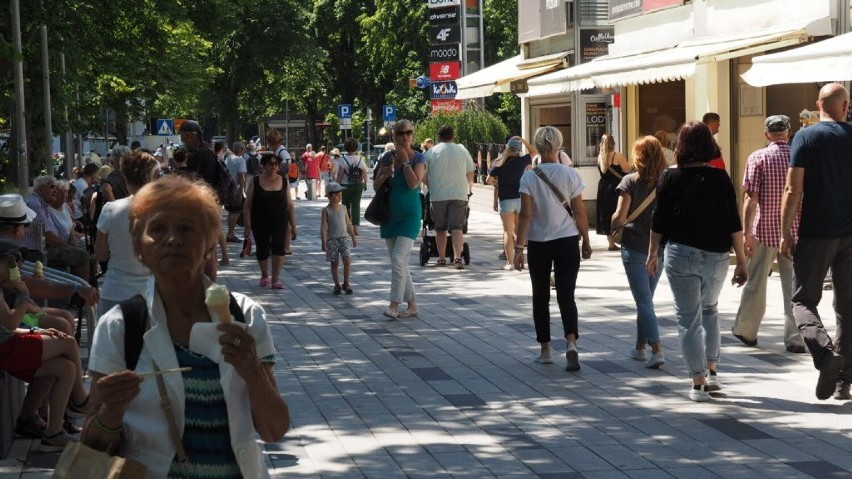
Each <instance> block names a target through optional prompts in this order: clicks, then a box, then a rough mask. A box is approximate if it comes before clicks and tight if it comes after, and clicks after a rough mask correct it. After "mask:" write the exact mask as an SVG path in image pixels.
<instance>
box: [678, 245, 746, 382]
mask: <svg viewBox="0 0 852 479" xmlns="http://www.w3.org/2000/svg"><path fill="white" fill-rule="evenodd" d="M665 261H666V265H665V269H666V277H668V278H669V284H670V285H671V288H672V295H673V296H674V309H675V315H676V316H677V328H678V334H679V336H680V346H681V349H682V350H683V361H684V363H685V365H686V370H687V372H688V373H689V375H690V377H693V376H698V375H701V374H704V371H705V370H706V369H707V363H708V362H713V363H715V362H718V361H719V352H720V349H721V346H722V336H721V334H720V332H719V310H718V309H717V307H716V306H717V304H718V301H719V293H721V292H722V284H724V281H725V275H726V274H727V273H728V267H729V266H730V253H714V252H712V251H704V250H701V249H698V248H693V247H692V246H686V245H682V244H678V243H672V242H669V244H668V245H667V246H666V258H665Z"/></svg>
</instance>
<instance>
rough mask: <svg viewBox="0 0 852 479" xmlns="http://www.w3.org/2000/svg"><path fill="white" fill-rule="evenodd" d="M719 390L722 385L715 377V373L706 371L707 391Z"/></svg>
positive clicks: (717, 377)
mask: <svg viewBox="0 0 852 479" xmlns="http://www.w3.org/2000/svg"><path fill="white" fill-rule="evenodd" d="M720 389H722V383H721V382H719V376H717V375H716V371H712V370H707V390H708V391H718V390H720Z"/></svg>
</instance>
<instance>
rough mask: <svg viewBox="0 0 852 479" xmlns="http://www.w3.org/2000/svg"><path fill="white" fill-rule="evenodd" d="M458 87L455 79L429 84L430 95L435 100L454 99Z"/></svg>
mask: <svg viewBox="0 0 852 479" xmlns="http://www.w3.org/2000/svg"><path fill="white" fill-rule="evenodd" d="M456 93H458V88H457V87H456V82H454V81H439V82H432V84H431V85H430V86H429V94H430V95H429V96H430V97H431V98H432V99H433V100H452V99H453V98H455V97H456Z"/></svg>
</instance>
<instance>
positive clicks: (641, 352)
mask: <svg viewBox="0 0 852 479" xmlns="http://www.w3.org/2000/svg"><path fill="white" fill-rule="evenodd" d="M628 354H629V355H630V357H631V358H633V359H635V360H637V361H645V360H646V359H648V356H647V354H646V353H645V347H644V346H643V347H642V349H636V348H630V352H629V353H628Z"/></svg>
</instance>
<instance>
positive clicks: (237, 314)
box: [228, 294, 246, 324]
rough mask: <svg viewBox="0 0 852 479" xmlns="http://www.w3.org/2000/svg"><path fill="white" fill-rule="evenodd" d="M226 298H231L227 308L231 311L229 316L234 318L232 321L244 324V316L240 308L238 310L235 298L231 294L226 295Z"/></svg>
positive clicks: (238, 306)
mask: <svg viewBox="0 0 852 479" xmlns="http://www.w3.org/2000/svg"><path fill="white" fill-rule="evenodd" d="M228 296H230V297H231V301H230V303H229V304H228V307H229V308H230V309H231V316H233V317H234V321H236V322H238V323H243V324H245V322H246V316H245V314H243V310H242V308H240V305H239V304H238V303H237V298H235V297H234V295H233V294H228Z"/></svg>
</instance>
